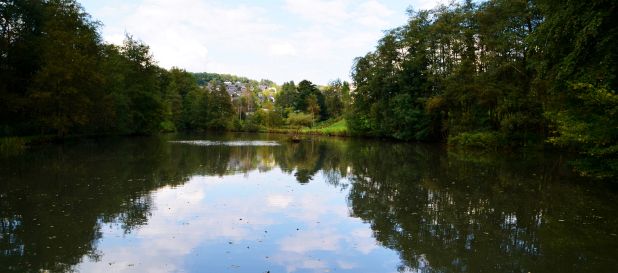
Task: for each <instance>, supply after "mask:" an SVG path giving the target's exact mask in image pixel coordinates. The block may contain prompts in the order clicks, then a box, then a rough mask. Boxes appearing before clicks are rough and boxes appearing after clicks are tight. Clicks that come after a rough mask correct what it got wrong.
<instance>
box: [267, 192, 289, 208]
mask: <svg viewBox="0 0 618 273" xmlns="http://www.w3.org/2000/svg"><path fill="white" fill-rule="evenodd" d="M292 200H293V198H292V197H291V196H287V195H278V194H275V195H270V196H268V197H267V198H266V202H267V203H268V205H270V206H271V207H276V208H280V209H284V208H287V207H288V206H289V205H290V203H292Z"/></svg>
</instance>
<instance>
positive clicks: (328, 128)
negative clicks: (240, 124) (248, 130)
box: [260, 119, 350, 137]
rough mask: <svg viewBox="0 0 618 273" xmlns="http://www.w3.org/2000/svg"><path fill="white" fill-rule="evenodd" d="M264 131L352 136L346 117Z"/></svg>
mask: <svg viewBox="0 0 618 273" xmlns="http://www.w3.org/2000/svg"><path fill="white" fill-rule="evenodd" d="M260 132H262V133H277V134H302V135H323V136H341V137H343V136H350V133H349V130H348V125H347V123H346V121H345V119H341V120H337V121H326V122H323V123H318V124H316V126H314V127H311V128H307V127H304V128H263V129H261V130H260Z"/></svg>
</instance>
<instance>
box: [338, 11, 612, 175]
mask: <svg viewBox="0 0 618 273" xmlns="http://www.w3.org/2000/svg"><path fill="white" fill-rule="evenodd" d="M616 6H617V3H616V1H611V0H596V1H567V2H564V1H552V0H490V1H483V2H480V3H475V2H473V1H470V0H467V1H465V2H462V3H453V4H450V5H448V6H441V7H438V8H436V9H433V10H421V11H415V10H410V11H409V16H410V18H409V20H408V23H407V24H406V25H404V26H402V27H399V28H396V29H393V30H390V31H388V32H387V33H386V34H385V36H384V37H383V38H382V39H381V40H380V41H379V42H378V45H377V48H376V50H375V51H373V52H370V53H368V54H367V55H365V56H362V57H359V58H357V59H356V60H355V62H354V67H353V69H352V78H353V81H354V83H355V85H356V90H355V92H354V93H353V101H354V103H353V105H352V109H351V111H350V112H349V113H348V118H347V120H348V124H349V126H350V129H351V130H352V131H353V132H355V133H356V134H359V135H373V136H385V137H393V138H398V139H402V140H424V141H443V140H447V141H448V142H449V143H450V144H453V145H464V146H480V147H483V148H495V147H497V146H505V145H508V146H522V145H524V146H525V145H529V144H535V143H543V142H550V143H553V144H556V145H558V146H560V147H563V148H565V149H572V150H576V151H579V152H581V153H582V154H583V155H584V158H585V160H582V161H580V162H579V163H578V165H579V168H578V169H579V170H580V171H581V172H582V173H584V174H591V175H594V176H598V177H606V176H612V175H613V174H615V173H617V172H618V160H617V159H616V157H617V155H618V145H617V142H616V141H617V138H618V118H617V117H616V113H617V111H618V96H617V95H616V89H617V85H618V81H617V80H616V72H617V71H616V69H617V67H618V56H617V54H618V53H617V50H616V45H618V29H617V24H618V20H616V18H617V17H618V16H617V15H618V14H617V12H616ZM590 167H593V168H590Z"/></svg>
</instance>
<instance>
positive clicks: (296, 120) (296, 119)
mask: <svg viewBox="0 0 618 273" xmlns="http://www.w3.org/2000/svg"><path fill="white" fill-rule="evenodd" d="M286 122H287V124H289V125H291V126H297V127H302V126H306V127H309V126H311V125H312V124H313V116H312V115H311V114H305V113H290V114H289V115H288V118H287V120H286Z"/></svg>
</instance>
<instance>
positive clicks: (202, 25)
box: [80, 0, 446, 84]
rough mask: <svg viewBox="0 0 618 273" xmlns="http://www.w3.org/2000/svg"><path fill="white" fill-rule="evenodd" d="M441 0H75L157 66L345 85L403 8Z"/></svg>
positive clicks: (111, 35) (400, 21) (112, 39)
mask: <svg viewBox="0 0 618 273" xmlns="http://www.w3.org/2000/svg"><path fill="white" fill-rule="evenodd" d="M445 2H446V1H444V0H407V1H405V0H260V1H255V0H254V1H250V0H135V1H126V0H81V1H80V3H81V4H82V6H83V7H84V9H85V10H86V12H88V13H89V14H91V15H92V17H93V19H94V20H97V21H100V22H101V23H102V27H101V29H100V30H101V34H102V36H103V39H104V40H105V41H106V42H108V43H114V44H121V43H122V40H123V39H124V36H125V33H128V34H130V35H133V37H134V38H136V39H139V40H141V41H143V42H144V43H146V44H147V45H149V46H150V49H151V53H152V54H153V55H154V57H155V59H156V60H157V62H158V64H159V65H160V66H162V67H164V68H168V69H169V68H171V67H174V66H175V67H179V68H183V69H186V70H187V71H190V72H214V73H226V74H233V75H238V76H245V77H249V78H252V79H257V80H259V79H270V80H273V81H275V82H277V83H279V84H281V83H283V82H286V81H290V80H294V81H296V82H299V81H300V80H303V79H307V80H310V81H312V82H314V83H316V84H327V83H328V82H329V81H331V80H334V79H337V78H339V79H342V80H349V78H350V70H351V67H352V62H353V60H354V58H355V57H359V56H363V55H365V54H366V53H367V52H370V51H373V50H374V49H375V45H376V43H377V41H378V40H379V39H380V38H381V37H382V36H383V31H384V30H388V29H392V28H395V27H398V26H402V25H404V24H405V23H406V21H407V14H406V10H407V9H408V7H412V8H413V9H415V10H419V9H430V8H433V7H435V6H436V5H438V4H440V3H445Z"/></svg>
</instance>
